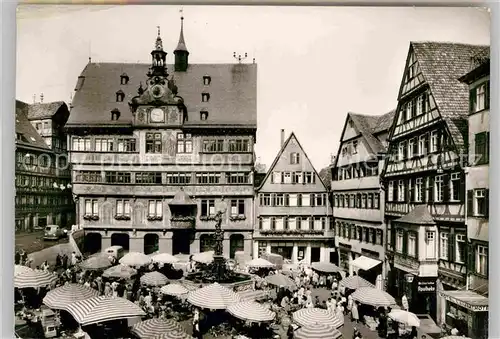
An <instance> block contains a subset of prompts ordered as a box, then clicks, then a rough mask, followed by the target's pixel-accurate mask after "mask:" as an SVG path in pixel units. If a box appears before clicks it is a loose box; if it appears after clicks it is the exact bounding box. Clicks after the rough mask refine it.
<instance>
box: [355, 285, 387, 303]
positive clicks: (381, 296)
mask: <svg viewBox="0 0 500 339" xmlns="http://www.w3.org/2000/svg"><path fill="white" fill-rule="evenodd" d="M351 296H352V299H353V300H356V301H358V302H360V303H361V304H364V305H370V306H374V307H383V306H393V305H396V300H395V299H394V298H393V297H392V296H391V295H390V294H389V293H387V292H385V291H382V290H379V289H378V288H375V287H360V288H358V289H357V290H356V291H354V293H353V294H351Z"/></svg>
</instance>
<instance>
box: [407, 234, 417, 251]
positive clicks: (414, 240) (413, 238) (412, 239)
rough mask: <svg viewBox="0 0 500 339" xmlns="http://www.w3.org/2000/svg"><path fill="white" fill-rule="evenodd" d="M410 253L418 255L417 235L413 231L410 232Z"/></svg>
mask: <svg viewBox="0 0 500 339" xmlns="http://www.w3.org/2000/svg"><path fill="white" fill-rule="evenodd" d="M408 255H409V256H411V257H416V256H417V236H416V235H415V233H413V232H409V233H408Z"/></svg>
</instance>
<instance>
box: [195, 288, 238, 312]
mask: <svg viewBox="0 0 500 339" xmlns="http://www.w3.org/2000/svg"><path fill="white" fill-rule="evenodd" d="M187 301H188V302H190V303H191V304H193V305H194V306H198V307H201V308H208V309H211V310H225V309H226V308H227V307H228V306H229V305H232V304H235V303H237V302H239V301H240V297H239V296H238V295H237V294H236V293H235V292H233V291H232V290H230V289H229V288H227V287H224V286H222V285H219V284H218V283H213V284H211V285H208V286H205V287H202V288H200V289H198V290H195V291H192V292H190V293H189V295H188V299H187Z"/></svg>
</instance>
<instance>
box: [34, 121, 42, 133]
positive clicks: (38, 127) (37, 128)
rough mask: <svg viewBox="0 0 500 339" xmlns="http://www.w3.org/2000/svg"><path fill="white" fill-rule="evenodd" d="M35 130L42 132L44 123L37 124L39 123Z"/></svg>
mask: <svg viewBox="0 0 500 339" xmlns="http://www.w3.org/2000/svg"><path fill="white" fill-rule="evenodd" d="M35 129H36V130H37V131H40V130H41V129H42V123H41V122H37V123H36V124H35Z"/></svg>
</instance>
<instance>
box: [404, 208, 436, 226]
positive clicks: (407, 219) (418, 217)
mask: <svg viewBox="0 0 500 339" xmlns="http://www.w3.org/2000/svg"><path fill="white" fill-rule="evenodd" d="M396 221H397V222H401V223H405V224H418V225H435V224H436V223H435V222H434V219H433V218H432V216H431V214H430V213H429V209H428V207H427V205H418V206H416V207H415V208H414V209H413V211H411V212H409V213H408V214H406V215H405V216H403V217H401V218H399V219H397V220H396Z"/></svg>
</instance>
